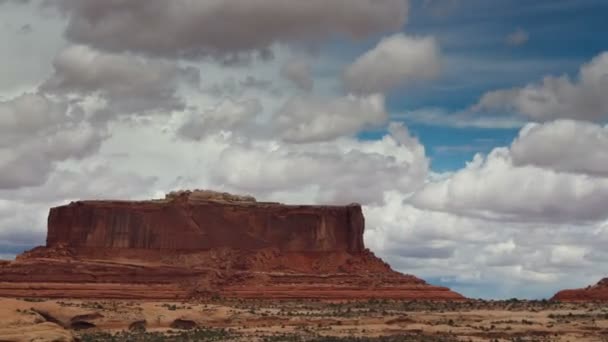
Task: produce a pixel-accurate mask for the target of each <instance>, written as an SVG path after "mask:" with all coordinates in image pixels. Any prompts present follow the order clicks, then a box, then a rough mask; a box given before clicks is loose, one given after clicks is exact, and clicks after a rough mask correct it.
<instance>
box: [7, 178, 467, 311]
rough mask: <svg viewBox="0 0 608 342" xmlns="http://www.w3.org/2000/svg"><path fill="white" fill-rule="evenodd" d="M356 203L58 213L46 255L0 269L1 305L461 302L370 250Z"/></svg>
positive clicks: (178, 201)
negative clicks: (47, 301) (44, 300)
mask: <svg viewBox="0 0 608 342" xmlns="http://www.w3.org/2000/svg"><path fill="white" fill-rule="evenodd" d="M364 225H365V223H364V218H363V214H362V211H361V207H360V205H358V204H351V205H347V206H311V205H283V204H279V203H269V202H257V201H256V200H255V198H253V197H250V196H236V195H231V194H227V193H218V192H213V191H205V190H195V191H180V192H173V193H170V194H168V195H167V196H166V198H165V199H161V200H150V201H79V202H73V203H70V204H69V205H65V206H60V207H56V208H52V209H51V211H50V214H49V220H48V235H47V244H46V246H45V247H37V248H35V249H33V250H31V251H28V252H25V253H23V254H22V255H20V256H18V258H17V260H16V261H14V262H10V263H3V264H0V296H27V297H36V296H42V297H78V298H141V299H174V298H180V299H185V298H191V297H204V296H211V295H213V296H217V295H219V296H228V297H252V298H328V299H365V298H402V299H441V300H444V299H456V300H458V299H463V297H462V296H461V295H459V294H457V293H455V292H452V291H450V290H449V289H447V288H444V287H436V286H430V285H428V284H426V283H425V282H424V281H423V280H420V279H418V278H416V277H414V276H411V275H403V274H401V273H398V272H395V271H393V270H392V269H391V268H390V266H389V265H388V264H386V263H384V262H383V261H382V260H380V259H379V258H377V257H376V256H374V254H373V253H371V252H370V251H369V250H367V249H366V248H365V246H364V244H363V231H364Z"/></svg>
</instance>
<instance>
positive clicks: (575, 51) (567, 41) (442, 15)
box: [388, 0, 608, 172]
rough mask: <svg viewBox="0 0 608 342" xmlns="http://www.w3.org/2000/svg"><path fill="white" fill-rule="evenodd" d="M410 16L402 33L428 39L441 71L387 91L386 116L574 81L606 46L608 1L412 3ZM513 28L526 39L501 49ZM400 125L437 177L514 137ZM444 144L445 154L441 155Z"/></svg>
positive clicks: (513, 131)
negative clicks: (555, 79) (551, 79)
mask: <svg viewBox="0 0 608 342" xmlns="http://www.w3.org/2000/svg"><path fill="white" fill-rule="evenodd" d="M449 3H453V4H452V5H450V4H449ZM412 12H413V13H415V14H414V15H411V16H410V17H409V19H408V23H407V24H406V26H405V28H404V31H405V32H407V33H408V34H417V35H429V34H430V35H434V36H435V37H436V38H437V39H438V41H439V42H440V44H441V49H442V53H443V58H444V59H443V63H444V68H445V69H444V73H443V75H442V76H441V78H440V79H439V80H438V81H435V82H433V84H430V85H429V84H422V85H420V86H418V87H415V86H414V87H408V88H402V89H396V90H394V91H393V92H391V94H390V95H389V97H388V106H389V108H390V111H391V112H393V113H400V112H404V111H409V110H415V109H420V108H421V107H422V108H424V107H429V108H441V109H442V110H444V111H445V112H447V113H450V112H457V111H459V110H463V109H466V108H467V107H469V106H471V105H473V104H475V103H476V102H477V100H478V99H479V97H480V96H481V95H482V94H483V93H485V92H487V91H491V90H494V89H500V88H510V87H516V86H523V85H525V84H527V83H529V82H537V81H538V80H540V79H542V77H543V76H545V75H555V76H559V75H562V74H568V75H571V76H576V73H577V72H578V68H579V66H580V65H581V64H582V63H584V62H586V61H588V60H590V59H591V58H592V57H594V56H596V55H597V54H598V53H600V52H601V51H603V50H605V49H606V48H607V47H608V37H607V36H606V32H608V20H606V17H607V15H608V1H602V0H599V1H598V0H540V1H525V0H515V1H512V0H493V1H481V0H463V1H458V0H455V1H449V0H446V1H431V2H428V3H427V2H425V1H414V2H413V3H412ZM517 29H522V30H524V31H525V32H527V33H528V34H529V40H528V41H527V42H525V43H523V44H521V45H518V46H509V45H508V44H506V43H505V39H506V37H507V35H509V34H510V33H512V32H514V31H515V30H517ZM405 122H406V123H407V124H408V127H409V128H410V130H411V132H413V134H414V135H416V136H417V137H418V138H419V139H420V141H421V142H422V143H423V144H424V145H425V147H426V148H427V151H428V153H429V156H430V158H431V160H432V167H433V169H434V170H435V171H438V172H443V171H450V170H455V169H458V168H461V167H462V166H464V163H465V162H466V161H469V160H470V159H471V157H472V156H473V155H474V153H475V152H488V151H489V150H491V148H492V147H496V146H506V145H508V144H509V143H510V142H511V140H513V138H514V137H515V136H516V135H517V132H518V131H519V130H518V129H517V128H508V129H471V128H449V127H433V126H429V125H421V124H418V123H415V122H408V120H405ZM446 146H453V149H452V150H450V151H449V152H447V150H448V149H445V147H446ZM459 147H460V148H459ZM441 151H443V152H441Z"/></svg>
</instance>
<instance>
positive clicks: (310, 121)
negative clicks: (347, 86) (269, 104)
mask: <svg viewBox="0 0 608 342" xmlns="http://www.w3.org/2000/svg"><path fill="white" fill-rule="evenodd" d="M387 120H388V114H387V112H386V109H385V108H384V96H382V95H379V94H373V95H368V96H362V97H357V96H353V95H349V96H345V97H340V98H331V99H319V98H315V97H294V98H292V99H290V100H289V101H287V103H286V104H285V105H284V106H283V107H282V108H281V109H280V110H279V111H278V112H277V113H275V116H274V118H273V121H274V125H275V126H276V127H277V129H278V130H279V135H280V136H281V138H282V139H283V140H285V141H288V142H295V143H304V142H311V141H326V140H332V139H335V138H337V137H341V136H345V135H353V134H355V133H357V132H359V131H361V130H362V129H364V128H371V127H378V126H381V125H383V124H385V123H386V122H387Z"/></svg>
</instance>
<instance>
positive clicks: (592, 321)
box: [0, 298, 608, 342]
mask: <svg viewBox="0 0 608 342" xmlns="http://www.w3.org/2000/svg"><path fill="white" fill-rule="evenodd" d="M72 340H80V341H277V342H278V341H317V342H322V341H377V342H381V341H384V342H388V341H608V305H606V304H601V303H560V302H552V301H523V300H515V299H513V300H508V301H482V300H471V301H463V302H422V301H394V300H368V301H363V302H324V301H317V300H300V301H293V300H292V301H280V302H279V301H274V302H273V301H260V300H227V299H221V298H210V299H208V300H205V301H198V302H150V301H145V302H144V301H113V300H96V301H82V300H45V299H33V298H31V299H29V298H23V299H12V298H3V299H0V341H72Z"/></svg>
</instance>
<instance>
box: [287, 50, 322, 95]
mask: <svg viewBox="0 0 608 342" xmlns="http://www.w3.org/2000/svg"><path fill="white" fill-rule="evenodd" d="M281 76H283V77H284V78H285V79H287V80H289V81H291V82H292V83H293V84H294V85H295V86H297V87H298V88H300V89H301V90H304V91H311V90H312V87H313V85H314V80H313V79H312V68H311V66H310V64H309V63H308V61H306V60H305V59H303V58H293V59H290V60H288V61H287V62H286V63H285V64H284V65H283V67H282V68H281Z"/></svg>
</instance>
